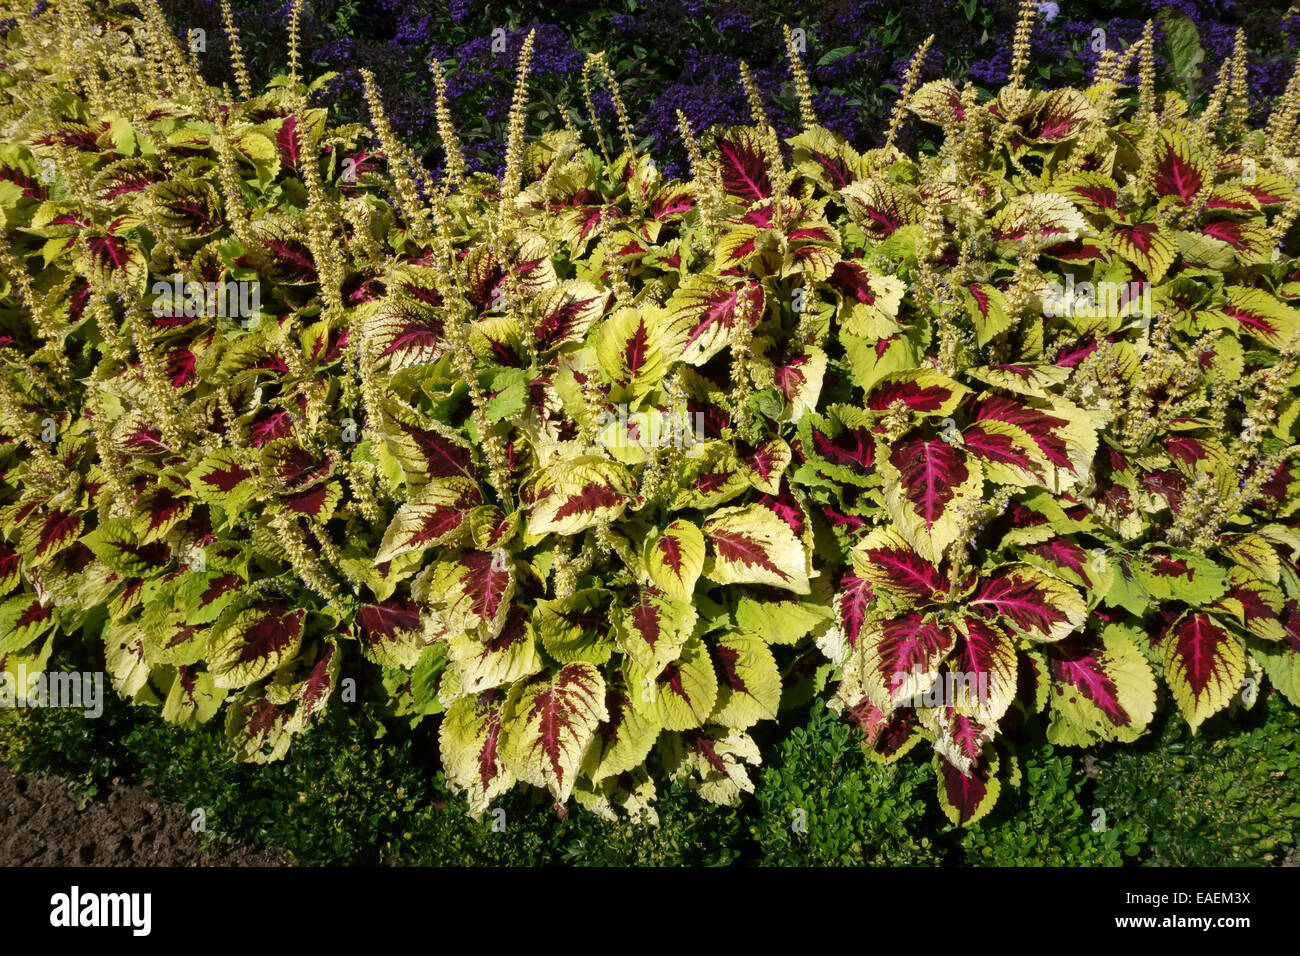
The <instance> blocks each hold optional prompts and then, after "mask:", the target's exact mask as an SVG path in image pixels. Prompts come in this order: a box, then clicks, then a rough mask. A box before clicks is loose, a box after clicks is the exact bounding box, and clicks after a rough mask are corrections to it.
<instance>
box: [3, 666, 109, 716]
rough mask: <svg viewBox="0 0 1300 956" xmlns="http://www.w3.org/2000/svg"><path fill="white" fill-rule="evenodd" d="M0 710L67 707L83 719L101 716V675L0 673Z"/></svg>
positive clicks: (47, 672)
mask: <svg viewBox="0 0 1300 956" xmlns="http://www.w3.org/2000/svg"><path fill="white" fill-rule="evenodd" d="M0 707H71V708H75V709H78V710H81V711H82V712H83V714H84V715H85V716H86V717H91V718H94V717H99V716H101V715H102V714H103V713H104V675H103V673H101V672H99V671H38V672H36V673H35V674H28V673H27V665H26V664H19V665H18V671H17V673H14V672H12V671H0Z"/></svg>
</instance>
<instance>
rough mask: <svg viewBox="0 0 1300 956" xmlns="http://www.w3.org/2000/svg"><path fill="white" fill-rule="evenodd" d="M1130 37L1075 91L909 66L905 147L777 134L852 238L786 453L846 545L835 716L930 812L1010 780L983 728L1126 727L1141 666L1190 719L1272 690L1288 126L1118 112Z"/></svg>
mask: <svg viewBox="0 0 1300 956" xmlns="http://www.w3.org/2000/svg"><path fill="white" fill-rule="evenodd" d="M1149 42H1150V41H1149V39H1148V41H1147V44H1146V46H1145V48H1143V49H1142V54H1143V56H1144V58H1145V57H1147V56H1149V50H1150V46H1149ZM1137 53H1138V50H1132V51H1130V53H1129V54H1128V55H1127V56H1126V57H1125V58H1122V59H1121V60H1120V61H1118V62H1113V63H1111V65H1110V68H1109V70H1108V71H1104V72H1103V74H1102V76H1101V77H1100V79H1099V80H1098V82H1097V83H1096V84H1095V85H1094V86H1093V87H1091V88H1090V89H1088V90H1086V91H1076V90H1068V89H1067V90H1053V91H1051V92H1049V93H1041V92H1036V91H1029V90H1026V89H1024V88H1022V87H1021V86H1020V85H1019V83H1018V81H1017V78H1016V77H1015V76H1013V77H1012V81H1011V83H1010V84H1009V85H1008V86H1007V88H1005V89H1004V90H1003V91H1001V93H1000V94H999V95H998V96H997V97H996V98H994V99H991V100H989V101H988V102H985V103H980V102H978V100H977V98H976V97H975V96H974V95H973V92H972V90H971V89H970V88H969V87H968V88H967V89H966V90H965V91H963V90H959V89H958V88H957V87H956V86H955V85H953V84H952V83H950V82H948V81H938V82H934V83H930V84H926V85H925V86H923V87H921V88H920V89H919V90H918V91H917V92H916V94H915V96H914V97H913V98H912V99H911V100H910V102H909V108H910V109H911V110H912V111H913V112H914V113H915V114H917V115H918V116H920V117H921V118H922V119H923V120H925V121H927V122H930V123H933V124H935V125H937V126H939V127H940V128H941V129H942V131H943V139H942V142H941V145H940V146H939V148H938V151H937V155H936V156H933V157H924V158H921V159H919V160H913V159H911V158H908V157H902V156H893V155H883V156H865V157H864V156H859V155H858V154H857V153H855V152H854V151H853V150H852V149H851V148H850V147H849V146H848V144H846V143H844V142H843V141H841V140H838V139H837V138H835V137H834V136H832V135H831V134H829V133H828V132H826V131H825V130H816V129H814V130H809V131H808V132H806V133H805V134H804V135H803V136H802V137H800V138H798V139H796V141H795V142H794V146H795V157H796V165H797V169H798V171H799V172H800V173H801V174H803V175H804V176H806V177H807V178H808V179H809V180H811V181H813V182H815V183H816V184H817V185H818V186H820V187H821V188H823V189H833V190H835V194H834V199H833V202H834V203H835V204H837V205H838V206H839V207H840V208H841V209H842V210H843V212H844V214H845V215H846V217H847V219H844V218H842V219H840V220H839V222H840V225H841V230H842V232H843V234H844V236H845V239H846V244H848V245H850V246H851V247H853V250H854V254H853V255H852V257H849V256H846V257H845V258H844V259H843V260H842V261H841V262H840V263H839V264H838V265H837V266H836V269H835V272H834V274H833V275H832V278H831V279H830V281H828V282H825V283H823V284H822V285H821V286H820V287H819V288H818V289H817V290H816V293H815V294H816V296H817V297H818V298H819V299H821V300H824V301H826V302H827V303H828V304H829V305H831V306H833V308H834V310H835V313H836V319H837V322H836V324H835V329H836V332H837V334H836V335H835V336H834V339H835V344H836V345H837V346H838V349H837V350H836V353H835V356H834V357H833V358H832V361H831V364H830V366H829V367H830V369H832V370H834V372H835V373H837V374H836V378H837V381H838V384H839V387H838V388H836V389H835V390H824V391H823V396H822V397H823V408H822V409H820V410H819V411H817V412H815V413H809V414H808V415H807V416H805V418H804V419H803V421H802V422H801V423H800V429H799V438H798V440H797V442H796V443H795V445H794V450H795V454H796V458H797V459H798V460H799V461H800V462H801V464H800V465H798V466H797V467H795V468H794V470H793V472H792V476H793V479H794V481H795V483H796V485H803V486H804V487H806V488H807V489H808V494H809V495H810V497H811V498H812V499H813V500H814V501H816V502H817V503H818V505H819V506H820V511H821V513H822V515H823V517H824V518H825V519H826V521H827V522H828V523H829V524H830V526H831V527H833V528H834V529H835V532H836V536H837V539H838V540H839V542H840V543H841V546H842V548H843V549H844V551H845V553H846V555H847V557H848V558H849V559H850V560H851V562H852V566H851V568H846V569H845V570H844V571H842V572H840V577H839V586H838V587H837V589H836V590H837V598H836V606H837V610H838V613H839V620H840V622H841V626H840V628H839V629H838V630H835V631H832V632H828V634H827V636H826V638H825V639H824V640H823V641H822V646H823V647H824V649H825V650H826V652H827V653H828V655H829V656H830V657H831V659H832V660H833V661H835V662H836V663H837V664H840V665H841V667H842V675H841V682H840V685H839V688H838V690H837V692H836V696H835V703H836V705H837V706H838V707H840V708H841V709H842V710H843V712H844V713H845V714H846V715H847V716H849V717H850V719H852V720H854V721H855V722H856V723H857V724H858V725H859V726H860V727H861V728H862V730H863V732H864V734H865V736H866V741H867V744H868V746H869V748H870V749H871V750H872V751H873V752H874V754H875V755H876V756H878V757H880V758H882V759H896V758H897V757H898V756H899V755H901V754H902V753H903V752H905V751H906V750H907V749H909V748H910V747H911V746H912V745H914V744H915V743H916V742H917V741H918V740H919V739H921V738H927V739H929V740H930V741H932V743H933V747H934V751H935V758H934V760H935V766H936V769H937V771H938V773H939V777H940V798H941V803H942V805H943V806H944V809H945V810H946V811H947V812H948V814H949V815H950V816H951V818H952V819H953V820H954V822H959V823H963V824H964V823H968V822H971V821H973V820H975V819H978V818H979V817H980V816H982V815H983V814H984V813H986V812H987V811H988V809H989V808H990V807H991V806H992V804H993V801H994V800H995V799H996V795H997V792H998V790H999V788H1000V786H1001V785H1002V784H1003V783H1004V782H1008V781H1010V782H1015V781H1017V780H1018V768H1017V767H1016V763H1015V759H1014V754H1013V753H1012V752H1011V751H1010V750H1009V749H1007V748H1005V747H1003V746H1000V745H999V741H998V738H997V734H998V731H999V729H1000V727H1001V726H1002V725H1004V724H1006V723H1007V722H1013V723H1016V724H1019V723H1023V722H1024V721H1025V720H1027V719H1029V717H1030V716H1031V715H1035V714H1037V715H1041V719H1043V720H1044V722H1045V723H1046V725H1047V726H1046V734H1047V737H1048V739H1049V740H1051V741H1052V742H1055V743H1059V744H1064V745H1074V746H1084V745H1090V744H1095V743H1098V742H1102V741H1109V740H1118V741H1131V740H1133V739H1135V738H1136V737H1137V736H1139V735H1140V734H1141V733H1142V732H1143V731H1144V729H1145V728H1146V726H1147V724H1148V723H1149V722H1150V720H1151V718H1152V716H1153V714H1154V712H1155V709H1156V706H1157V702H1158V696H1157V695H1158V685H1157V677H1161V678H1163V681H1164V684H1165V686H1166V687H1167V689H1168V691H1169V693H1170V695H1171V696H1172V698H1173V701H1174V703H1175V704H1176V706H1177V707H1178V709H1179V710H1180V711H1181V712H1182V714H1183V716H1184V717H1185V718H1186V719H1187V721H1188V722H1189V724H1190V725H1191V726H1192V727H1193V728H1195V727H1197V726H1199V725H1200V724H1201V723H1202V722H1204V721H1205V720H1206V719H1207V718H1208V717H1210V716H1211V715H1213V714H1215V713H1217V712H1218V711H1220V710H1222V709H1224V708H1225V707H1226V706H1228V705H1229V703H1230V702H1234V701H1235V702H1238V703H1241V704H1244V706H1250V705H1252V704H1253V703H1254V701H1255V699H1256V697H1257V694H1258V690H1259V688H1260V687H1261V686H1262V682H1263V676H1264V674H1267V675H1268V678H1269V680H1270V681H1271V683H1272V685H1273V687H1274V688H1276V689H1277V690H1278V691H1280V692H1282V693H1284V694H1286V695H1287V696H1288V697H1289V698H1290V699H1291V700H1292V702H1295V703H1300V696H1298V695H1297V691H1298V690H1300V688H1297V685H1296V675H1297V673H1300V672H1297V671H1296V664H1297V663H1300V657H1297V652H1298V651H1300V616H1298V615H1297V613H1296V612H1297V602H1296V599H1297V597H1300V577H1297V574H1296V568H1295V562H1296V557H1297V555H1300V547H1298V546H1300V537H1298V536H1297V523H1296V517H1295V513H1296V511H1297V508H1298V507H1300V463H1297V461H1296V457H1297V452H1298V451H1300V447H1297V445H1296V439H1297V431H1296V418H1297V412H1300V404H1298V401H1297V395H1296V391H1295V389H1296V386H1297V385H1298V384H1300V372H1297V363H1296V354H1297V352H1298V351H1300V311H1297V309H1296V308H1295V307H1294V305H1292V304H1291V301H1290V300H1293V299H1294V298H1295V295H1294V289H1293V288H1291V287H1289V286H1288V283H1289V282H1290V281H1291V277H1292V275H1293V274H1294V271H1295V266H1294V260H1293V259H1292V258H1291V257H1290V256H1289V255H1288V254H1287V252H1286V251H1285V250H1284V249H1283V248H1282V246H1281V244H1280V243H1281V240H1282V239H1283V238H1284V237H1285V236H1286V235H1287V232H1288V229H1289V226H1290V224H1291V222H1292V221H1293V219H1294V211H1295V204H1296V197H1295V190H1296V186H1295V162H1294V160H1293V159H1290V158H1289V154H1291V153H1292V152H1293V151H1294V150H1293V145H1292V144H1293V137H1294V123H1293V122H1291V123H1290V125H1289V126H1288V125H1287V124H1288V122H1289V121H1288V120H1287V119H1285V118H1284V119H1282V120H1281V121H1280V122H1279V123H1277V124H1276V125H1275V126H1274V127H1272V128H1271V129H1270V130H1269V131H1267V132H1266V133H1261V132H1253V133H1251V132H1248V131H1246V130H1245V129H1244V128H1242V124H1241V123H1240V119H1239V117H1231V116H1230V117H1226V118H1225V119H1224V122H1222V123H1219V122H1217V118H1218V117H1217V112H1216V111H1217V110H1218V108H1219V105H1220V104H1221V103H1222V102H1223V97H1224V90H1223V88H1222V84H1221V88H1220V89H1219V90H1218V91H1217V94H1216V98H1215V100H1214V101H1212V104H1211V107H1210V111H1209V112H1208V113H1207V114H1206V115H1203V116H1201V117H1200V118H1198V119H1197V120H1191V119H1189V118H1188V117H1187V116H1186V106H1185V104H1183V103H1182V102H1181V101H1180V100H1179V98H1178V97H1177V95H1176V94H1167V95H1166V96H1164V97H1162V98H1160V100H1159V102H1158V104H1157V100H1156V97H1155V95H1154V93H1153V91H1151V89H1150V87H1149V79H1145V78H1144V82H1143V86H1142V89H1141V91H1140V96H1139V98H1138V102H1137V103H1135V104H1130V103H1128V102H1126V101H1123V100H1120V99H1118V98H1117V95H1116V93H1117V89H1118V86H1119V83H1118V78H1119V77H1120V76H1122V75H1123V70H1124V69H1126V68H1127V63H1128V62H1129V61H1131V60H1132V58H1133V56H1134V55H1136V54H1137ZM1239 55H1242V56H1244V53H1239ZM1143 73H1144V77H1148V76H1149V72H1148V70H1147V69H1146V68H1145V64H1144V70H1143ZM1157 106H1158V112H1157ZM1134 107H1136V109H1134ZM1283 127H1286V128H1288V129H1291V132H1289V133H1279V132H1278V130H1280V129H1281V128H1283ZM1270 134H1271V135H1270ZM959 184H960V185H959ZM1085 289H1086V290H1089V291H1088V292H1083V291H1080V292H1078V293H1077V294H1076V293H1075V290H1085ZM1130 293H1132V294H1130ZM1063 300H1064V301H1063ZM1107 300H1108V301H1107ZM1063 305H1064V307H1063ZM837 359H838V361H837ZM827 374H828V377H829V376H830V374H831V373H830V372H828V373H827ZM954 676H956V677H957V679H956V680H954V679H953V678H954ZM921 691H926V694H921V693H920V692H921ZM940 691H942V692H940ZM931 692H933V693H931ZM918 700H919V701H920V704H919V705H918Z"/></svg>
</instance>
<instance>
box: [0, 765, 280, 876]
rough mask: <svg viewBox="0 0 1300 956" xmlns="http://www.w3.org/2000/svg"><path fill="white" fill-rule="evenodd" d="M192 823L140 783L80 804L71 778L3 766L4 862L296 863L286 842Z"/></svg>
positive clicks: (0, 821)
mask: <svg viewBox="0 0 1300 956" xmlns="http://www.w3.org/2000/svg"><path fill="white" fill-rule="evenodd" d="M190 823H191V819H190V815H189V814H188V813H186V812H185V810H184V808H182V807H177V806H165V805H163V804H161V803H159V802H158V801H157V800H155V799H154V798H153V797H151V796H149V794H148V793H147V792H145V791H144V790H143V789H141V788H140V787H133V786H128V785H126V784H124V783H118V784H116V785H115V786H114V787H113V788H112V789H111V790H110V791H109V793H108V794H107V796H106V797H104V798H101V799H98V800H95V801H93V802H91V803H90V804H88V805H87V806H86V807H85V809H82V810H78V809H77V799H76V796H75V795H74V794H73V793H72V792H71V791H70V790H69V789H68V785H67V782H66V781H63V780H60V779H59V778H58V777H46V776H41V775H37V774H18V775H15V774H14V773H13V772H11V771H10V770H9V769H8V768H6V767H0V866H289V865H292V862H291V861H290V859H289V858H288V857H287V856H286V855H285V854H284V853H281V852H280V851H279V850H268V849H261V848H256V847H248V846H237V845H232V844H223V843H218V842H216V841H211V840H205V838H204V835H203V834H201V833H195V832H194V831H193V830H191V829H190ZM205 842H206V843H208V844H209V845H210V846H209V847H205V846H204V843H205Z"/></svg>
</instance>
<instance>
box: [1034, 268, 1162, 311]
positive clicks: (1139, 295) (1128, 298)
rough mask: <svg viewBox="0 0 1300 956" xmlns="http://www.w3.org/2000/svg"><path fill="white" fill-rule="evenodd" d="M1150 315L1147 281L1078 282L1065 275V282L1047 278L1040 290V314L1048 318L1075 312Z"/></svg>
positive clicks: (1149, 290)
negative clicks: (1062, 283) (1041, 293)
mask: <svg viewBox="0 0 1300 956" xmlns="http://www.w3.org/2000/svg"><path fill="white" fill-rule="evenodd" d="M1126 313H1127V314H1129V315H1136V316H1141V317H1143V318H1150V317H1151V283H1150V282H1098V283H1095V284H1094V283H1092V282H1080V283H1079V284H1078V285H1075V283H1074V276H1067V277H1066V281H1065V285H1061V283H1059V282H1049V283H1048V284H1047V288H1046V290H1045V291H1044V292H1043V314H1044V315H1046V316H1048V317H1049V318H1055V317H1060V316H1077V317H1079V318H1083V319H1090V318H1117V317H1119V316H1122V315H1124V314H1126Z"/></svg>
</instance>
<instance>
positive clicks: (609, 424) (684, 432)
mask: <svg viewBox="0 0 1300 956" xmlns="http://www.w3.org/2000/svg"><path fill="white" fill-rule="evenodd" d="M596 425H597V427H598V428H599V429H600V431H599V432H598V434H597V437H596V441H597V442H599V443H600V444H601V445H602V446H604V447H605V448H662V447H672V448H687V449H691V448H694V447H695V446H696V445H701V444H703V443H704V440H705V438H704V413H703V412H696V413H695V415H694V421H693V422H692V416H691V413H690V412H685V411H683V412H681V413H679V414H676V415H674V414H671V413H669V412H666V411H665V412H660V413H658V414H654V413H651V412H633V413H631V414H629V413H628V407H627V406H626V405H619V406H618V414H617V415H615V414H614V413H613V412H611V411H609V410H608V409H606V410H605V411H602V412H601V413H600V415H598V416H597V418H596ZM692 425H693V426H694V427H692ZM698 453H699V452H698V451H696V452H694V453H688V455H689V457H695V455H697V454H698Z"/></svg>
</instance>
